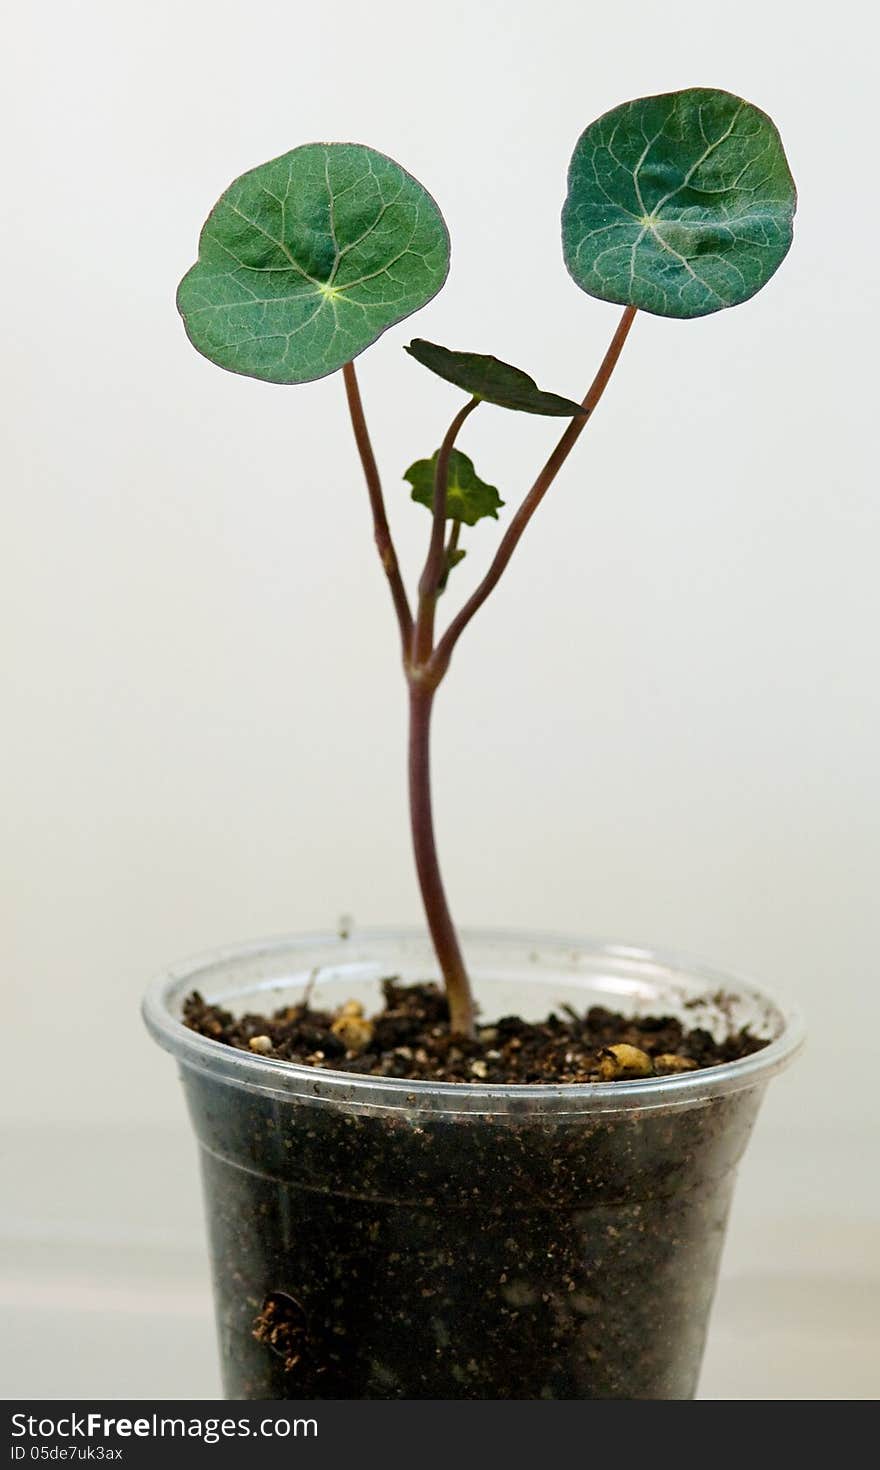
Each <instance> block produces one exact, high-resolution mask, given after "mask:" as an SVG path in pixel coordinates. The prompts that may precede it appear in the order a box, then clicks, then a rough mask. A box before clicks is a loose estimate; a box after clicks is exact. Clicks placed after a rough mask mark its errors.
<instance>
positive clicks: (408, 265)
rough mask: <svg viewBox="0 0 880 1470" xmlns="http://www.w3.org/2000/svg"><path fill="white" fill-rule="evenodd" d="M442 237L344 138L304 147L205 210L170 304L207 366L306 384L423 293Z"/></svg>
mask: <svg viewBox="0 0 880 1470" xmlns="http://www.w3.org/2000/svg"><path fill="white" fill-rule="evenodd" d="M448 269H449V235H448V232H447V229H446V225H445V224H444V222H443V217H442V215H441V214H440V211H439V210H438V208H437V206H436V204H435V203H434V201H433V199H432V198H431V196H430V194H428V193H427V192H426V191H425V190H424V189H423V188H422V186H421V184H419V183H418V182H417V181H416V180H415V179H414V178H412V177H411V175H410V174H408V173H406V172H405V171H404V170H403V169H402V168H401V167H400V165H399V164H397V163H394V162H393V160H392V159H390V158H386V157H385V155H384V153H376V152H374V150H373V149H372V148H364V147H362V146H361V145H360V144H355V143H309V144H306V145H305V146H304V147H302V148H294V149H293V151H292V152H291V153H285V154H283V155H282V157H281V158H275V159H273V160H272V161H271V162H270V163H264V164H262V165H261V166H260V167H259V168H255V169H251V171H250V172H249V173H246V174H242V176H241V178H238V179H236V180H235V182H234V183H233V184H231V185H230V187H229V188H228V189H227V190H226V193H225V194H224V195H223V196H222V198H221V199H220V200H219V201H218V203H217V204H216V205H215V206H214V208H213V209H212V210H211V213H210V214H209V216H208V218H207V220H206V222H205V225H204V228H203V229H202V233H201V238H200V240H199V258H198V261H197V262H196V264H195V265H194V266H193V267H192V269H191V270H189V271H188V272H187V274H186V275H185V276H184V278H183V280H182V281H181V283H180V287H179V289H178V293H177V305H178V309H179V311H180V313H181V315H182V317H183V320H184V325H185V326H186V330H187V334H188V336H189V339H190V341H191V342H192V344H193V346H194V347H196V348H197V349H198V351H199V352H201V353H203V354H204V355H205V357H209V358H210V359H211V361H212V362H215V363H217V364H218V365H219V366H220V367H223V368H227V369H228V370H229V371H230V372H234V373H245V374H247V375H248V376H249V377H252V378H263V379H265V380H266V381H267V382H270V383H308V382H310V381H311V380H312V379H314V378H323V377H324V376H325V375H326V374H327V373H332V372H335V371H336V369H337V368H340V367H342V366H343V364H344V363H346V362H350V361H351V359H352V358H353V357H355V356H357V354H358V353H359V352H363V350H364V348H365V347H369V345H370V343H371V342H375V340H376V338H377V337H378V336H380V335H381V333H382V332H384V331H385V330H386V328H387V327H390V326H393V325H394V323H395V322H399V321H401V320H402V319H403V318H404V317H406V316H409V315H410V313H411V312H413V311H417V310H418V308H419V307H420V306H424V305H425V303H426V302H427V301H430V299H431V297H432V296H434V295H436V293H437V292H438V291H439V290H440V287H441V286H442V285H443V282H444V281H445V279H446V274H447V271H448Z"/></svg>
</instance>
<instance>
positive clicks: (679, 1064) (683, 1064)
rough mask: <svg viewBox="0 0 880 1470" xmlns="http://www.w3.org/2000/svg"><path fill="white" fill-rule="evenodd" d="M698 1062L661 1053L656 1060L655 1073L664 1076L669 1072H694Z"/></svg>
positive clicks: (670, 1053)
mask: <svg viewBox="0 0 880 1470" xmlns="http://www.w3.org/2000/svg"><path fill="white" fill-rule="evenodd" d="M696 1066H697V1064H696V1062H694V1061H692V1060H691V1058H690V1057H679V1056H675V1055H674V1054H673V1053H672V1052H668V1051H664V1052H661V1054H660V1056H659V1057H655V1058H654V1071H655V1072H659V1073H660V1075H661V1076H662V1075H664V1074H665V1073H669V1072H694V1071H696Z"/></svg>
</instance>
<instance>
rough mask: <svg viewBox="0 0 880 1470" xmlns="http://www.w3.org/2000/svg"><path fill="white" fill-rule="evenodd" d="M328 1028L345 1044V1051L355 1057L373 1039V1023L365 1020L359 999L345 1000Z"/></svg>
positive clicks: (363, 1050)
mask: <svg viewBox="0 0 880 1470" xmlns="http://www.w3.org/2000/svg"><path fill="white" fill-rule="evenodd" d="M330 1030H331V1031H332V1032H333V1035H334V1036H338V1037H339V1040H340V1041H342V1042H343V1043H344V1044H345V1049H346V1051H347V1052H349V1053H350V1054H351V1055H352V1056H355V1057H357V1056H360V1054H361V1052H365V1051H366V1049H367V1047H368V1046H369V1044H370V1042H371V1041H372V1039H373V1023H372V1021H368V1020H367V1018H366V1016H365V1015H364V1008H363V1006H362V1005H361V1003H360V1001H359V1000H347V1001H346V1002H345V1005H343V1006H340V1008H339V1010H338V1011H337V1013H336V1016H335V1019H334V1020H333V1022H332V1024H331V1026H330Z"/></svg>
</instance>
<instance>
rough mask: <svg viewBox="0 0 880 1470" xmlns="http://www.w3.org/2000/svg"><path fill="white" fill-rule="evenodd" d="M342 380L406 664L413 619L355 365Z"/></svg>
mask: <svg viewBox="0 0 880 1470" xmlns="http://www.w3.org/2000/svg"><path fill="white" fill-rule="evenodd" d="M342 377H343V381H344V383H345V396H346V398H347V399H348V411H349V413H350V415H351V426H352V428H353V429H354V437H355V443H356V444H357V448H358V454H359V455H360V458H361V464H362V466H363V471H364V479H365V480H366V482H367V494H368V495H369V497H370V509H371V510H372V512H373V535H374V537H375V541H376V548H377V550H378V552H379V558H380V560H381V562H382V566H383V567H384V569H385V575H386V577H387V578H388V585H389V587H390V588H391V600H392V602H393V603H394V611H395V613H396V614H397V625H398V627H399V629H400V641H401V644H402V646H403V657H404V661H406V660H407V659H408V658H409V648H410V643H411V641H412V631H413V620H412V613H411V612H410V609H409V600H408V598H407V595H406V588H405V587H404V585H403V578H402V577H401V575H400V566H399V564H398V561H397V552H396V551H395V549H394V542H393V540H392V538H391V528H390V526H389V525H388V517H387V515H386V513H385V499H384V496H383V494H382V481H381V479H380V478H379V468H378V466H377V464H376V456H375V455H374V453H373V446H372V444H371V443H370V435H369V430H368V429H367V420H366V418H365V416H364V405H363V403H362V401H361V390H360V388H359V386H358V380H357V374H356V373H355V370H354V363H353V362H347V363H345V365H344V367H343V369H342Z"/></svg>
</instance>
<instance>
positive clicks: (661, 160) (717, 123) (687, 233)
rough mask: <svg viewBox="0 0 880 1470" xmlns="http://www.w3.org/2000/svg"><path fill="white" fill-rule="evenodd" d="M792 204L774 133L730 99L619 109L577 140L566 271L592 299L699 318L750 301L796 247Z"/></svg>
mask: <svg viewBox="0 0 880 1470" xmlns="http://www.w3.org/2000/svg"><path fill="white" fill-rule="evenodd" d="M795 204H796V195H795V187H794V181H793V179H792V177H791V172H790V170H789V167H788V163H787V160H786V157H785V153H784V152H783V148H782V142H781V139H780V137H779V133H778V132H777V130H776V127H775V125H774V124H773V123H772V122H771V120H770V118H769V117H767V115H766V113H763V112H761V111H760V110H759V109H758V108H757V107H752V106H751V104H750V103H748V102H744V101H743V99H742V98H741V97H734V96H733V95H732V93H730V92H719V91H714V90H712V89H710V88H707V87H693V88H691V89H689V90H688V91H685V92H669V93H667V94H666V95H665V96H660V97H641V98H639V99H638V100H637V101H635V102H625V103H624V104H623V106H622V107H615V108H613V109H612V111H611V112H607V113H606V114H605V116H604V117H600V118H599V119H598V121H597V122H594V123H591V124H590V126H589V127H588V128H587V129H586V131H585V132H584V133H583V134H582V135H581V137H580V139H579V140H578V144H577V147H576V148H575V151H574V156H573V157H572V160H571V167H570V169H569V174H568V197H567V199H566V201H565V208H564V210H563V215H562V240H563V248H564V254H565V263H566V265H567V266H568V269H569V271H570V272H571V275H572V276H573V278H574V280H575V281H576V282H577V284H578V285H579V286H580V287H582V289H583V290H584V291H588V292H589V294H590V295H591V296H598V297H600V298H601V299H602V300H603V301H616V302H618V303H620V304H621V305H625V306H627V305H629V306H637V307H640V308H642V310H644V311H650V312H655V313H656V314H657V315H659V316H676V317H694V316H706V315H708V313H709V312H713V311H721V310H722V309H723V308H724V307H726V306H736V305H738V304H739V303H740V302H741V301H747V300H748V298H749V297H750V296H754V294H755V292H756V291H759V290H760V289H761V287H762V286H763V285H765V284H766V282H767V281H768V280H769V279H770V277H771V276H772V275H773V272H774V271H775V270H776V269H777V268H778V266H779V265H780V264H781V263H782V261H783V259H784V257H785V255H786V253H787V251H788V248H789V246H790V245H791V236H792V220H793V218H794V212H795Z"/></svg>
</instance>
